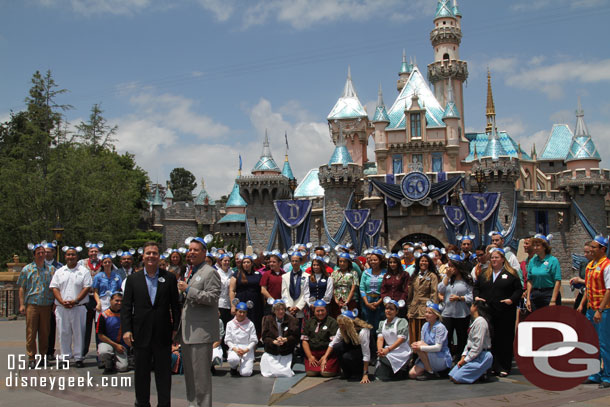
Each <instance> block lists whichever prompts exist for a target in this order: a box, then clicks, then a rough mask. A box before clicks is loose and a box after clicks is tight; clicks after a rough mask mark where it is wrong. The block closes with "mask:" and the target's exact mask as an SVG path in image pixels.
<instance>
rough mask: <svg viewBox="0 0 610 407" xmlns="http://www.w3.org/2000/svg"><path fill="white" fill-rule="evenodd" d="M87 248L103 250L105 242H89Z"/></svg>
mask: <svg viewBox="0 0 610 407" xmlns="http://www.w3.org/2000/svg"><path fill="white" fill-rule="evenodd" d="M85 247H86V248H87V249H101V248H102V247H104V242H102V241H99V242H97V243H91V242H89V241H87V242H86V243H85Z"/></svg>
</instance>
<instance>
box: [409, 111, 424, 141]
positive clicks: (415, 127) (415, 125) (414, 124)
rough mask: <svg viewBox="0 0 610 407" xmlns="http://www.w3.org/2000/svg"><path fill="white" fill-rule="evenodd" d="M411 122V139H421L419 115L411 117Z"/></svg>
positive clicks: (413, 114)
mask: <svg viewBox="0 0 610 407" xmlns="http://www.w3.org/2000/svg"><path fill="white" fill-rule="evenodd" d="M409 116H410V117H409V119H410V122H411V139H421V117H420V115H419V113H411V114H410V115H409Z"/></svg>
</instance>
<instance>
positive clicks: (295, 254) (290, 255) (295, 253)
mask: <svg viewBox="0 0 610 407" xmlns="http://www.w3.org/2000/svg"><path fill="white" fill-rule="evenodd" d="M284 255H286V256H287V257H285V258H288V257H295V256H296V257H305V256H306V255H307V253H305V252H304V251H302V250H301V251H299V250H295V251H292V252H289V253H284ZM284 255H282V257H284Z"/></svg>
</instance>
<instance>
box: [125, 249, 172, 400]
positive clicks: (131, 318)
mask: <svg viewBox="0 0 610 407" xmlns="http://www.w3.org/2000/svg"><path fill="white" fill-rule="evenodd" d="M143 259H144V272H142V273H134V274H132V275H130V276H129V277H128V278H127V282H126V284H125V294H124V296H123V306H122V308H121V326H122V329H123V332H124V334H123V339H124V340H125V343H126V344H127V345H128V346H133V348H134V351H135V363H136V370H135V374H134V376H135V384H136V404H135V405H136V406H140V407H148V406H150V371H151V369H154V371H155V383H156V385H157V400H158V402H157V405H158V406H169V405H170V393H171V384H172V375H171V353H172V352H171V345H172V339H173V337H174V335H175V333H176V331H177V329H178V324H179V322H180V306H179V304H178V289H177V282H176V277H175V276H174V275H173V274H172V273H170V272H168V271H166V270H163V269H159V261H160V257H159V245H158V244H157V243H156V242H148V243H146V244H145V245H144V257H143Z"/></svg>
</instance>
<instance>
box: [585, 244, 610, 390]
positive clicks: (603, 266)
mask: <svg viewBox="0 0 610 407" xmlns="http://www.w3.org/2000/svg"><path fill="white" fill-rule="evenodd" d="M589 247H590V248H591V253H592V255H593V260H591V262H590V263H589V264H588V265H587V270H586V276H585V287H586V288H585V295H584V297H583V300H582V302H581V304H580V306H579V307H578V310H579V311H582V308H583V306H584V304H587V306H588V307H587V313H586V315H587V319H588V320H589V321H591V322H592V323H593V326H594V327H595V331H596V332H597V336H598V338H599V355H600V358H601V361H602V367H601V369H600V371H599V373H596V374H593V375H591V376H589V378H588V379H587V382H586V383H598V384H599V388H600V389H605V388H609V387H610V259H608V257H606V250H607V248H608V239H607V238H605V237H603V236H596V237H595V239H593V241H592V242H591V243H590V245H589Z"/></svg>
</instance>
